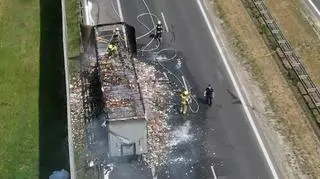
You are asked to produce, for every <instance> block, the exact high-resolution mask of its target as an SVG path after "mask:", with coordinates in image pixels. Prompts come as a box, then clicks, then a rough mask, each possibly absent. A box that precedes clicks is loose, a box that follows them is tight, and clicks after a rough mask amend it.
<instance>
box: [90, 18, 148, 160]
mask: <svg viewBox="0 0 320 179" xmlns="http://www.w3.org/2000/svg"><path fill="white" fill-rule="evenodd" d="M94 31H95V49H96V54H97V69H98V76H99V80H100V84H101V91H102V102H103V112H102V113H101V114H100V115H99V121H103V123H102V125H101V126H102V127H103V128H104V129H105V132H106V136H107V153H108V159H107V160H108V162H115V161H123V160H127V159H135V158H137V157H140V156H142V154H144V153H146V152H147V120H146V116H145V107H144V103H143V98H142V94H141V90H140V86H139V83H138V79H137V74H136V71H135V66H134V62H133V58H134V57H135V54H136V45H135V36H134V34H135V33H134V29H133V28H132V27H130V26H128V25H125V24H122V23H117V24H104V25H98V26H95V27H94ZM110 44H111V45H114V46H116V50H115V51H113V53H112V54H111V53H110V48H108V47H109V46H110Z"/></svg>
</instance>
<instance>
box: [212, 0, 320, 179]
mask: <svg viewBox="0 0 320 179" xmlns="http://www.w3.org/2000/svg"><path fill="white" fill-rule="evenodd" d="M209 2H211V3H212V4H211V5H212V6H213V7H214V8H213V9H212V10H213V11H214V12H215V14H216V16H217V17H219V18H218V21H219V22H218V23H219V24H220V30H222V31H223V34H221V36H222V37H224V42H225V43H226V44H225V46H224V47H225V48H229V50H230V52H231V55H233V56H234V59H232V60H231V61H232V66H233V68H234V69H236V73H237V75H238V78H239V79H240V81H241V83H242V84H244V86H245V87H246V88H245V89H246V90H245V91H246V95H247V96H248V100H249V104H250V108H251V109H252V111H253V112H254V114H255V117H256V118H255V123H256V125H257V127H258V128H260V132H261V133H262V134H263V136H264V138H265V142H266V143H267V146H269V150H271V153H272V156H273V159H274V160H275V161H276V163H277V165H278V167H279V170H280V172H281V173H282V174H283V176H286V178H290V179H291V178H303V177H311V176H314V177H312V178H316V177H317V176H319V175H317V173H316V172H317V167H318V166H319V165H318V162H317V161H316V160H314V159H312V158H317V157H318V156H319V153H318V151H317V147H316V146H317V145H318V141H316V140H314V137H315V136H314V134H313V133H312V132H310V128H309V126H308V125H307V122H306V121H307V117H306V116H305V114H304V112H303V110H302V109H301V107H300V105H299V104H298V101H297V100H296V98H295V96H294V94H293V92H292V90H291V89H290V85H289V84H288V83H287V81H286V79H285V78H284V77H283V75H282V73H281V70H280V68H279V66H278V62H277V59H276V57H275V54H274V53H273V52H271V51H270V50H269V49H268V47H267V46H266V45H265V43H264V40H263V39H262V37H261V36H260V34H259V32H258V30H257V29H256V28H255V25H254V23H253V22H252V20H251V19H250V17H249V15H248V14H247V12H246V10H245V8H244V6H243V4H242V3H241V1H232V3H230V1H215V0H214V1H209ZM213 2H214V3H213ZM212 6H211V7H210V6H209V5H208V6H207V7H210V8H212ZM284 111H286V112H284ZM302 131H306V132H302ZM305 146H311V147H308V148H306V147H305ZM297 156H298V157H297ZM311 156H313V157H311ZM281 178H284V177H281Z"/></svg>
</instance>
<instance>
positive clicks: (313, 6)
mask: <svg viewBox="0 0 320 179" xmlns="http://www.w3.org/2000/svg"><path fill="white" fill-rule="evenodd" d="M308 2H309V4H310V5H311V6H312V8H313V9H314V10H315V11H316V13H317V14H318V16H319V17H320V11H319V9H318V8H317V6H316V5H315V4H314V3H313V1H312V0H308Z"/></svg>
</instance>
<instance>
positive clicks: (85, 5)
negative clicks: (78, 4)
mask: <svg viewBox="0 0 320 179" xmlns="http://www.w3.org/2000/svg"><path fill="white" fill-rule="evenodd" d="M84 16H85V20H86V22H85V25H89V24H90V20H89V12H88V3H87V1H86V2H85V4H84Z"/></svg>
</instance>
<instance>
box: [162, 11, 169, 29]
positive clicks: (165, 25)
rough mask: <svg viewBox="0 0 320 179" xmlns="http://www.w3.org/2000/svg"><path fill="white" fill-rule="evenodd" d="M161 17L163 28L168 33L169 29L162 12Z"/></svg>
mask: <svg viewBox="0 0 320 179" xmlns="http://www.w3.org/2000/svg"><path fill="white" fill-rule="evenodd" d="M161 16H162V19H163V23H164V27H165V28H166V31H167V32H169V28H168V25H167V22H166V18H165V17H164V14H163V12H161Z"/></svg>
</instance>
